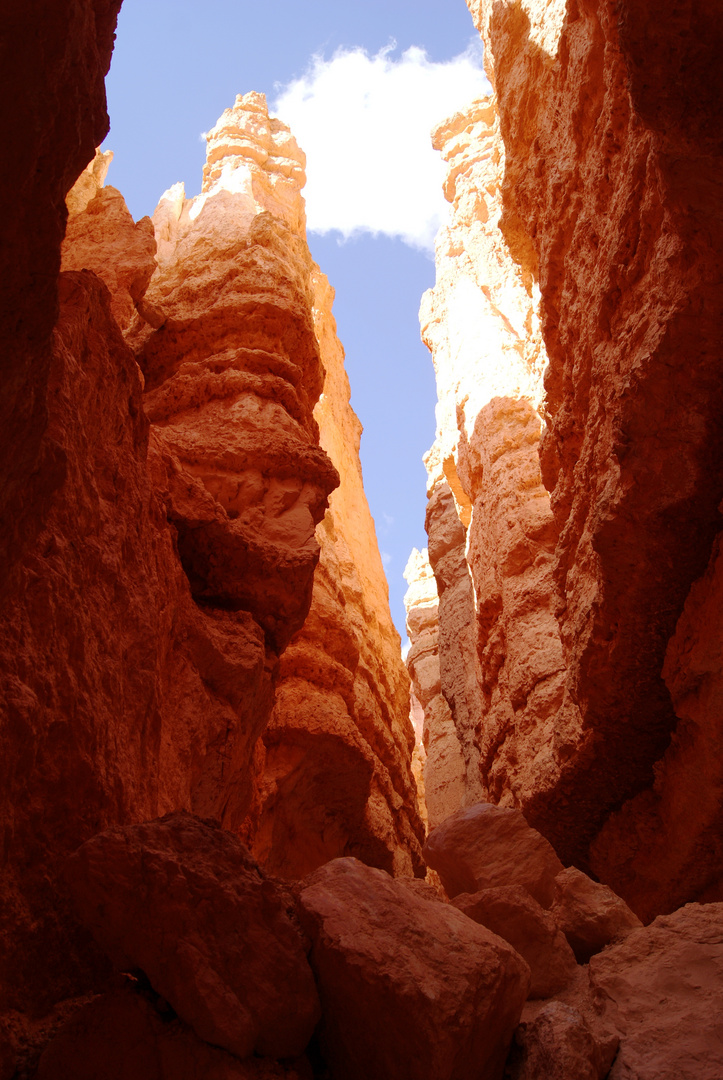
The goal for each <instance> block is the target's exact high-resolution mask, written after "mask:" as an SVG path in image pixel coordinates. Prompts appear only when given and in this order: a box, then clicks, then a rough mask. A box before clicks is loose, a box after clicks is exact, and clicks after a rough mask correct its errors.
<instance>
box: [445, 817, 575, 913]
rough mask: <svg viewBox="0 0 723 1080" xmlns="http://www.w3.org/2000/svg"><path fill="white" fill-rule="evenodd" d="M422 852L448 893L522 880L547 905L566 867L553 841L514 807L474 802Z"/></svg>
mask: <svg viewBox="0 0 723 1080" xmlns="http://www.w3.org/2000/svg"><path fill="white" fill-rule="evenodd" d="M424 857H425V859H426V861H427V863H428V865H429V866H431V867H432V869H433V870H436V871H437V873H438V874H439V876H440V878H441V879H442V884H443V885H444V887H445V889H446V890H447V893H448V894H449V896H457V895H458V893H463V892H464V893H475V892H479V890H480V889H490V888H494V887H496V886H498V885H522V886H523V887H524V888H525V889H527V891H528V892H529V893H531V894H532V896H534V898H535V900H537V901H538V903H540V904H541V905H542V906H543V907H545V908H549V907H550V905H551V904H552V901H553V898H554V895H555V875H556V874H558V873H559V872H560V871H561V870H562V868H563V867H562V863H561V862H560V860H559V859H558V857H557V855H556V854H555V852H554V849H553V848H552V846H551V845H550V844H549V843H548V841H547V840H545V838H544V836H541V835H540V834H539V833H538V832H537V831H536V830H535V829H532V828H531V827H530V826H529V825H528V824H527V822H526V821H525V819H524V817H523V815H522V813H521V812H520V811H519V810H515V809H513V808H512V807H503V806H493V805H492V804H491V803H476V804H475V805H474V806H469V807H466V808H465V809H463V810H458V811H457V813H456V814H452V816H451V817H448V818H447V820H446V821H443V822H442V824H441V825H438V826H437V828H436V829H433V830H432V832H431V833H430V834H429V838H428V840H427V843H426V845H425V847H424Z"/></svg>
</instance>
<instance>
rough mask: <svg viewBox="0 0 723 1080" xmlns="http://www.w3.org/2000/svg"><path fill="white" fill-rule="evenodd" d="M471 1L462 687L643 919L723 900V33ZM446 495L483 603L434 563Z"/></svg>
mask: <svg viewBox="0 0 723 1080" xmlns="http://www.w3.org/2000/svg"><path fill="white" fill-rule="evenodd" d="M468 6H469V7H470V10H471V12H472V15H473V17H474V19H475V22H476V24H477V26H478V29H479V30H480V32H481V34H482V37H483V40H484V44H485V63H486V68H487V72H488V74H489V76H490V79H491V80H492V83H493V89H494V91H495V93H494V95H493V97H491V98H489V99H484V100H482V101H479V102H474V103H472V104H471V105H470V107H469V108H468V109H467V110H466V111H464V112H463V113H460V114H457V116H455V117H452V118H451V119H450V120H449V121H448V122H447V123H446V124H443V125H440V127H439V128H438V129H437V131H436V132H435V136H434V137H435V145H437V146H438V147H439V148H440V149H441V150H442V153H443V156H444V158H445V160H446V161H447V163H448V170H449V171H448V179H447V184H446V193H447V196H448V198H449V199H450V201H451V202H452V204H453V216H452V222H451V224H450V226H449V228H448V229H447V230H443V231H442V232H441V234H440V237H439V240H438V244H437V275H438V279H437V285H436V286H435V289H434V290H433V291H432V292H431V293H429V294H427V296H426V297H425V301H424V303H423V306H422V312H421V318H422V326H423V335H424V337H425V340H426V341H427V342H428V344H429V346H430V348H431V350H432V352H433V356H434V362H435V369H436V372H437V382H438V393H439V405H438V410H437V416H438V437H437V442H436V443H435V447H434V448H433V450H432V452H431V453H430V455H428V468H429V471H430V508H429V514H428V524H429V528H430V545H429V547H430V561H431V563H432V566H433V567H434V569H435V574H436V575H437V582H438V589H439V595H440V603H439V625H440V629H439V641H440V647H439V653H440V668H441V684H442V690H443V692H444V694H445V696H446V698H447V700H448V701H449V703H450V705H451V707H452V711H453V716H454V720H455V723H456V725H457V730H458V733H459V737H460V742H461V744H462V745H463V746H464V747H465V748H471V750H468V749H465V756H466V759H467V761H468V762H469V760H470V759H476V767H477V769H478V771H479V783H480V785H481V788H482V793H483V795H484V797H485V798H489V799H492V800H493V801H496V802H500V803H502V804H503V805H517V806H520V807H522V808H523V809H524V812H525V814H526V816H527V818H528V820H529V821H530V822H531V823H532V824H534V825H535V826H536V827H538V828H539V829H540V830H541V831H542V832H543V833H544V834H545V835H546V836H547V837H548V838H549V839H550V840H551V841H552V842H553V844H554V845H555V847H556V849H557V850H558V853H559V854H560V856H561V857H562V858H563V859H564V861H565V862H575V863H576V864H577V865H580V866H582V867H587V868H588V869H590V868H592V870H593V871H594V873H595V874H596V875H597V876H598V877H600V878H601V880H604V881H607V882H608V883H609V884H611V885H612V886H613V887H614V888H615V890H616V891H617V892H618V893H620V894H621V895H622V896H623V897H624V898H625V899H626V900H627V901H628V902H629V903H630V904H631V905H632V907H633V908H634V910H635V911H636V912H638V914H640V915H641V916H643V917H644V918H650V917H651V916H652V915H654V914H655V913H656V912H659V911H661V910H672V909H673V908H674V907H676V906H677V905H678V904H680V903H682V902H684V901H685V900H688V899H694V898H698V897H700V898H703V899H718V898H719V897H720V895H721V894H720V890H721V888H722V887H723V886H721V874H722V873H723V871H722V870H721V867H722V866H723V853H722V852H721V849H720V841H719V838H720V834H721V828H720V824H721V818H720V814H721V810H720V807H721V805H722V801H723V800H722V799H721V778H720V775H719V769H718V766H717V765H716V762H717V761H718V760H720V756H721V755H720V725H719V722H718V716H719V713H720V709H719V707H718V704H717V697H716V695H717V690H716V686H717V683H718V682H719V681H720V667H721V665H720V658H719V656H718V652H719V649H718V644H717V643H718V642H719V641H720V637H721V634H720V630H719V627H718V624H717V619H716V616H715V611H716V610H717V607H718V606H719V604H718V601H717V589H718V585H717V578H718V570H717V558H718V555H717V552H718V548H717V546H715V544H714V541H715V537H716V533H717V531H718V529H719V526H720V514H719V505H720V502H721V496H722V495H723V486H722V482H721V475H722V473H721V468H720V461H721V453H722V451H723V428H722V427H721V422H720V417H721V415H723V408H722V406H723V379H722V378H721V374H720V372H721V367H720V340H721V332H722V329H723V317H722V314H721V303H720V297H721V275H720V261H719V259H718V256H717V251H718V250H719V248H720V245H721V234H722V233H723V215H722V214H721V210H720V207H721V205H722V201H721V197H720V196H721V192H720V187H721V176H722V175H723V170H721V167H720V157H721V143H720V137H719V130H720V124H719V121H720V117H721V106H720V99H719V97H718V96H717V95H718V91H719V90H720V89H721V72H720V66H719V65H718V64H717V61H716V56H717V53H716V49H717V48H718V46H719V44H720V40H721V27H720V20H719V19H718V17H717V16H716V14H715V11H714V9H713V7H712V6H711V5H703V6H701V7H698V6H695V5H684V6H683V8H680V7H676V8H675V10H673V5H672V4H668V3H666V4H665V5H664V6H663V8H662V9H659V8H655V11H654V12H653V9H652V7H649V6H648V5H646V4H642V5H640V4H635V5H633V4H628V3H622V4H615V5H614V4H612V3H610V2H608V0H584V2H583V0H571V2H570V3H567V4H566V3H562V2H557V0H556V2H553V3H546V2H543V0H521V2H517V0H514V2H513V0H499V2H497V0H469V5H468ZM652 25H654V26H655V32H654V33H652V32H651V31H650V27H651V26H652ZM646 28H647V29H646ZM646 35H649V37H646ZM676 80H677V81H676ZM673 86H674V87H675V90H674V91H673V90H672V89H671V88H672V87H673ZM716 132H718V134H716ZM545 363H548V367H547V371H546V373H545V378H544V394H543V385H542V369H543V367H544V365H545ZM543 399H544V400H543ZM541 421H542V422H541ZM541 437H542V441H541V443H540V438H541ZM538 449H539V450H540V451H541V456H540V464H541V473H542V479H543V480H544V485H545V487H546V488H547V491H546V490H545V487H543V485H542V482H541V475H540V465H539V464H538ZM445 484H446V485H447V495H446V496H445V495H444V494H443V493H444V490H445V488H444V485H445ZM548 491H549V496H548ZM440 493H442V494H440ZM450 496H451V498H452V499H453V501H454V506H455V509H456V511H457V517H458V519H459V523H460V525H459V526H458V531H459V532H460V537H459V538H458V539H457V541H456V550H457V552H458V555H457V562H458V564H459V566H460V567H461V568H462V569H461V571H460V570H459V569H458V570H457V572H456V575H457V576H456V580H457V581H459V580H462V579H463V578H464V573H463V570H464V563H466V567H467V569H468V572H469V575H470V580H471V586H472V588H473V594H472V595H473V597H474V601H473V603H474V611H473V610H472V606H473V605H472V602H471V601H470V600H467V601H465V604H462V603H460V602H459V601H458V602H457V603H456V605H455V610H454V611H452V610H451V605H450V610H449V611H446V610H445V605H444V593H443V589H444V585H445V584H446V583H445V574H444V569H443V567H442V566H441V564H440V565H438V563H439V560H438V559H436V558H435V555H434V553H433V548H434V544H433V536H434V535H435V528H436V527H437V525H436V522H437V519H438V518H439V517H440V511H439V510H438V509H437V508H436V504H437V503H440V502H442V501H443V500H444V498H445V497H446V499H447V502H448V503H449V502H450ZM462 526H463V527H464V528H465V530H466V537H465V539H464V541H462V539H461V527H462ZM462 553H464V563H463V561H462ZM707 563H708V564H709V565H708V570H707V571H706V564H707ZM696 579H698V581H697V583H696V584H695V585H694V583H695V582H696ZM693 585H694V588H693V591H692V592H691V586H693ZM465 605H466V606H465ZM473 622H474V635H475V637H476V653H477V657H476V663H478V665H479V667H478V675H477V682H478V685H479V690H480V694H481V698H480V699H478V701H477V702H475V703H474V705H473V707H472V709H471V710H469V709H468V708H467V706H468V703H469V702H470V701H472V698H471V697H470V695H467V696H466V702H465V703H464V704H462V696H461V695H460V694H459V693H458V692H456V691H455V692H452V685H453V683H455V682H456V685H457V686H459V685H460V683H461V680H460V677H459V675H460V673H461V672H462V671H464V672H466V673H469V671H470V670H471V669H472V664H471V663H470V660H469V652H467V654H466V658H465V659H462V656H461V653H462V651H463V650H462V649H461V647H460V645H459V642H461V641H462V640H463V634H462V633H461V632H460V628H461V627H462V626H464V627H465V628H466V630H467V632H468V633H469V627H470V626H471V625H472V624H473ZM451 627H454V629H455V631H456V633H454V634H450V633H449V629H450V628H451ZM455 649H456V657H457V658H455V659H454V660H453V661H452V657H453V656H454V655H455ZM445 658H446V659H445ZM452 668H454V669H455V670H456V671H457V678H456V680H455V679H454V678H453V676H452V674H451V671H452ZM466 708H467V711H466V712H465V709H466ZM468 717H472V719H471V720H470V719H469V718H468ZM470 732H471V733H472V734H471V736H470ZM467 777H468V782H469V779H470V769H469V768H468V770H467ZM701 777H705V782H704V783H703V784H700V783H699V781H700V778H701ZM699 788H702V789H703V790H704V792H705V794H704V796H703V797H702V798H700V797H699Z"/></svg>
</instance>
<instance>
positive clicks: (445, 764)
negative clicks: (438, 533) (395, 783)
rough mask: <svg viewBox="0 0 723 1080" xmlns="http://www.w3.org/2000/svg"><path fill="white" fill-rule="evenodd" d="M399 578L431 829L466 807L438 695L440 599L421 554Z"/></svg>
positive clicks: (450, 723) (455, 747)
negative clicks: (405, 583) (402, 581)
mask: <svg viewBox="0 0 723 1080" xmlns="http://www.w3.org/2000/svg"><path fill="white" fill-rule="evenodd" d="M404 576H405V578H406V579H407V581H408V583H409V588H408V589H407V592H406V595H405V597H404V606H405V607H406V609H407V634H408V635H409V642H410V648H409V652H408V654H407V668H408V670H409V674H410V676H411V679H412V690H411V713H412V716H413V717H414V716H416V715H417V714H418V713H420V712H421V714H422V717H423V721H422V737H423V743H424V750H425V754H424V762H423V776H424V785H425V786H424V790H425V802H426V807H427V817H428V821H429V825H430V828H432V829H433V828H435V826H437V825H439V824H440V823H441V822H442V821H444V819H445V818H447V817H449V816H450V814H453V813H454V812H455V811H456V810H459V808H460V807H461V806H464V805H465V803H466V798H467V788H466V785H465V761H464V758H463V756H462V749H461V747H460V744H459V738H458V736H457V729H456V728H455V724H454V719H453V717H452V712H451V710H450V707H449V705H448V704H447V700H446V698H445V697H444V695H443V694H442V679H441V673H440V664H439V619H438V612H439V596H438V594H437V583H436V581H435V579H434V574H433V572H432V567H431V566H430V565H429V558H428V555H427V551H426V549H425V550H424V551H417V549H416V548H415V549H414V550H413V551H412V554H411V555H410V556H409V561H408V563H407V566H406V569H405V571H404Z"/></svg>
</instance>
